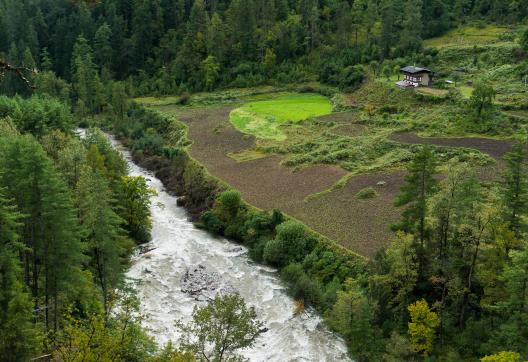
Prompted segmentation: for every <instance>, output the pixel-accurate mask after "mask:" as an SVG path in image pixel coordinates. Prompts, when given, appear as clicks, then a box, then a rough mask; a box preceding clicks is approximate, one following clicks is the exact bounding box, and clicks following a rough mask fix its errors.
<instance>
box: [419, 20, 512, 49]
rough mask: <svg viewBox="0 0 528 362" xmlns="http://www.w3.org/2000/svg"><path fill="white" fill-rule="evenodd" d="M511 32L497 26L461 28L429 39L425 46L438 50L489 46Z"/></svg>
mask: <svg viewBox="0 0 528 362" xmlns="http://www.w3.org/2000/svg"><path fill="white" fill-rule="evenodd" d="M509 31H510V29H509V28H506V27H500V26H496V25H486V26H482V27H479V26H475V25H468V26H461V27H458V28H455V29H452V30H450V31H448V32H447V33H446V34H444V35H442V36H440V37H437V38H432V39H427V40H426V41H424V45H425V46H426V47H435V48H438V49H441V48H445V47H449V46H474V45H478V44H483V45H488V44H489V43H492V42H498V41H500V38H501V35H503V34H505V33H507V32H509Z"/></svg>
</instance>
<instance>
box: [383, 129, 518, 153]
mask: <svg viewBox="0 0 528 362" xmlns="http://www.w3.org/2000/svg"><path fill="white" fill-rule="evenodd" d="M389 139H391V140H393V141H396V142H400V143H411V144H430V145H435V146H443V147H462V148H473V149H476V150H479V151H480V152H483V153H487V154H488V155H490V156H491V157H493V158H495V159H500V158H502V157H503V156H504V155H505V154H506V153H508V152H510V151H511V148H512V143H511V142H510V141H502V140H494V139H490V138H478V137H466V138H443V137H442V138H440V137H420V136H418V135H416V134H415V133H410V132H407V133H393V134H392V135H390V137H389Z"/></svg>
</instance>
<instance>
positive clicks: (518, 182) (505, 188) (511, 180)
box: [502, 142, 528, 237]
mask: <svg viewBox="0 0 528 362" xmlns="http://www.w3.org/2000/svg"><path fill="white" fill-rule="evenodd" d="M505 159H506V162H507V165H508V167H507V169H506V171H505V172H504V174H503V181H502V199H503V204H504V220H505V221H506V222H507V223H508V225H509V227H510V228H511V229H512V230H513V231H514V232H515V234H516V236H517V237H519V236H520V234H521V231H522V230H523V229H524V228H525V226H526V225H525V224H524V223H523V221H522V220H523V219H522V215H524V214H526V213H527V212H528V167H527V162H528V158H527V149H526V143H525V142H520V143H517V144H516V145H514V147H513V150H512V152H510V153H509V154H507V155H506V156H505Z"/></svg>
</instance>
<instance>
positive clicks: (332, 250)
mask: <svg viewBox="0 0 528 362" xmlns="http://www.w3.org/2000/svg"><path fill="white" fill-rule="evenodd" d="M527 15H528V4H527V3H526V1H525V0H521V1H518V0H516V1H509V0H507V1H503V0H492V1H489V0H476V1H473V2H467V1H462V0H453V1H444V0H435V1H430V0H381V1H363V0H355V1H347V0H336V1H330V0H321V1H315V0H293V1H292V0H232V1H227V0H225V1H224V0H215V1H207V2H205V1H202V0H195V1H187V0H155V1H150V0H149V1H147V0H134V1H121V0H108V1H104V2H99V1H69V0H60V1H54V2H49V1H44V0H35V1H15V0H7V1H3V2H2V3H1V4H0V77H1V81H0V90H1V92H2V93H3V94H5V96H1V97H0V228H1V230H0V241H1V243H2V250H1V251H0V270H1V275H0V277H1V282H2V286H3V287H2V290H1V291H0V326H1V328H0V341H1V342H0V352H1V353H2V358H4V357H5V358H6V359H7V360H9V361H25V360H27V359H30V358H33V357H37V356H40V355H46V358H48V359H52V360H58V361H63V360H73V361H75V360H89V361H100V360H102V361H107V360H108V361H110V360H120V361H144V360H147V361H148V360H153V361H166V360H173V361H187V360H189V361H192V360H195V359H197V360H215V361H222V360H227V358H231V359H236V358H237V357H236V350H237V349H238V348H244V347H247V346H250V345H251V343H252V341H253V340H254V337H255V335H256V332H257V331H258V329H259V326H260V323H259V321H258V316H255V315H254V314H253V313H252V312H251V310H249V309H247V308H246V307H245V306H244V303H243V301H242V300H240V299H239V298H236V297H226V298H217V299H215V300H214V301H213V302H212V303H211V304H210V305H208V306H205V307H204V308H203V309H200V310H196V311H195V312H194V315H193V317H194V318H193V324H191V325H186V326H183V325H182V326H181V329H182V331H184V332H185V333H186V335H185V338H183V339H182V341H183V343H182V344H181V345H179V346H173V345H171V344H169V345H167V346H164V347H162V348H161V349H159V347H158V346H156V345H155V344H154V343H153V342H152V340H151V339H150V338H149V337H148V335H147V333H145V331H143V330H142V329H141V326H140V325H141V318H142V316H140V315H138V313H137V310H138V301H137V299H136V298H135V296H134V292H133V287H132V286H130V285H129V284H128V283H127V282H126V281H125V280H124V278H123V271H124V270H125V269H126V267H127V264H128V260H129V256H130V254H131V252H132V249H133V248H134V246H135V245H136V244H138V243H143V242H145V241H147V240H148V239H149V230H150V220H149V212H148V207H149V204H148V197H149V193H150V192H151V191H150V190H148V188H146V183H145V181H144V180H142V179H138V178H131V177H129V176H127V170H126V167H125V166H126V164H125V163H124V162H123V160H122V159H121V157H120V155H119V154H118V153H117V152H116V151H115V150H113V149H112V148H111V147H110V144H109V143H108V141H107V139H106V138H105V136H104V134H103V133H102V132H101V131H99V130H98V129H97V128H95V127H94V126H99V127H102V128H105V129H108V130H111V131H112V132H113V133H114V134H115V135H116V136H118V137H120V138H121V139H122V140H123V142H124V143H125V145H127V146H128V147H129V148H130V149H131V150H132V152H133V155H134V158H135V160H136V161H137V162H139V163H140V164H141V165H143V166H145V167H147V168H148V169H150V170H152V171H154V172H156V175H157V176H158V177H159V178H160V179H162V180H163V181H164V183H165V185H166V187H167V189H169V190H171V191H172V192H174V193H175V194H177V195H179V196H182V197H181V203H182V205H183V206H185V207H186V209H187V210H188V211H189V214H190V216H191V217H192V218H193V220H194V221H195V222H196V224H197V226H199V227H203V228H205V229H207V230H208V231H210V232H212V233H215V234H218V235H223V236H225V237H227V238H229V239H231V240H233V241H235V242H239V243H241V244H244V245H245V246H247V247H248V249H249V254H250V256H251V257H252V258H253V259H254V260H255V261H258V262H262V263H265V264H268V265H271V266H273V267H276V268H277V269H278V270H279V272H280V275H281V277H282V278H283V280H284V282H285V283H286V284H287V285H288V287H289V291H290V292H291V294H292V295H293V297H294V298H296V299H297V300H298V301H299V303H298V305H299V306H303V305H304V306H305V307H313V308H315V309H316V310H317V311H318V312H319V313H320V314H321V315H322V316H323V317H324V319H325V321H326V323H327V324H328V326H329V327H330V328H331V329H332V330H334V331H335V332H337V333H338V334H339V335H341V336H342V337H343V338H344V339H345V340H346V342H347V344H348V347H349V352H350V355H351V356H352V357H353V358H354V359H355V360H358V361H379V360H385V361H413V360H415V361H420V360H428V361H459V360H470V361H471V360H475V361H476V360H479V359H480V360H482V361H487V362H490V361H521V360H523V359H526V358H528V349H527V345H528V344H527V343H526V342H527V341H528V328H527V326H528V320H527V319H528V312H527V310H526V305H527V302H528V292H527V288H526V286H527V282H528V246H527V243H526V242H527V232H528V231H527V220H528V215H527V213H528V180H527V177H528V172H527V152H528V151H527V145H526V136H527V131H526V125H527V123H528V116H527V113H526V110H527V107H528V105H527V103H526V100H527V99H528V97H527V91H526V85H525V83H526V76H527V74H528V62H527V58H528V54H527V52H528V30H526V24H525V22H526V17H527ZM4 59H5V60H4ZM412 63H417V64H420V65H423V66H429V67H431V68H433V69H434V70H435V72H437V78H438V80H437V85H438V86H437V87H436V88H431V89H421V90H418V91H417V92H409V91H403V90H398V89H395V88H394V85H393V83H394V81H395V80H397V78H398V75H397V73H398V72H397V71H396V70H395V68H399V67H400V66H403V65H408V64H412ZM19 66H20V68H19ZM33 69H39V71H38V72H33V71H32V70H33ZM444 80H452V81H453V83H454V84H452V85H447V83H444ZM299 83H302V84H299ZM28 84H29V85H30V86H31V85H34V86H35V89H34V90H32V87H28ZM232 88H238V89H234V90H233V89H232ZM240 88H243V89H240ZM163 95H167V96H168V97H163V98H159V96H163ZM130 97H141V98H138V102H139V103H143V104H148V105H149V106H151V107H155V108H156V110H153V109H148V108H146V107H144V106H142V105H138V104H136V103H134V102H131V101H130V100H129V98H130ZM302 104H305V105H306V108H304V109H303V112H302V113H303V115H302V116H299V118H296V117H292V112H294V113H296V114H297V110H298V108H299V107H301V106H302ZM277 105H279V107H282V108H281V109H279V110H277V108H276V107H277ZM292 106H293V108H292ZM302 107H304V106H302ZM302 107H301V108H302ZM161 111H162V112H164V113H161ZM331 111H341V113H335V114H330V115H328V113H331ZM188 114H191V116H188ZM325 114H326V116H324V115H325ZM171 115H174V117H173V116H171ZM196 115H198V116H196ZM207 115H209V117H210V118H213V119H209V121H211V123H214V122H216V123H215V126H214V127H211V129H205V130H200V131H201V132H202V133H201V134H202V136H203V138H200V137H202V136H200V137H195V136H196V134H198V133H199V132H197V131H196V130H197V129H196V127H200V126H201V125H203V123H200V122H196V121H197V120H204V119H205V120H207V117H208V116H207ZM219 115H221V117H220V116H219ZM325 117H326V118H325ZM178 118H181V120H182V122H180V121H179V120H178ZM204 122H205V121H204ZM77 125H82V126H90V127H91V128H90V130H88V131H87V134H86V137H85V138H84V139H82V140H80V139H79V138H78V137H76V136H74V134H73V130H74V129H75V128H76V127H77ZM233 126H234V127H236V128H238V129H239V130H241V131H242V132H243V133H236V132H237V131H236V130H233V129H232V128H229V127H233ZM396 132H397V133H396ZM408 132H414V133H417V134H418V135H419V136H435V137H438V136H443V137H445V136H451V137H462V136H479V137H481V138H478V139H470V138H465V139H460V138H459V139H457V138H451V139H446V138H422V139H420V138H419V137H418V136H417V135H416V134H409V133H408ZM213 137H214V139H215V140H216V141H215V142H219V143H218V144H221V145H223V144H222V143H221V142H220V141H218V140H222V139H224V140H227V143H230V142H232V141H233V142H235V141H236V142H238V143H237V148H236V149H231V148H229V147H227V148H229V149H227V148H226V150H227V151H229V152H226V153H225V154H223V153H222V152H218V151H217V150H216V149H210V148H211V145H209V150H208V149H207V147H206V146H207V142H201V141H203V140H206V141H210V140H212V139H213ZM230 137H231V138H230ZM417 137H418V139H419V140H422V141H423V142H422V143H431V144H432V145H431V146H424V145H417V144H415V143H417V142H415V140H416V138H417ZM482 139H485V140H487V142H488V143H485V145H484V146H483V144H484V143H483V142H484V141H482ZM481 141H482V142H481ZM492 141H493V142H492ZM204 144H205V146H204ZM215 145H217V143H215ZM238 145H240V146H241V147H238ZM461 145H462V146H463V148H460V147H458V146H461ZM486 145H492V146H489V147H488V146H486ZM446 146H448V147H446ZM200 147H202V148H200ZM222 150H223V149H222ZM200 152H201V153H200ZM207 152H212V153H216V154H217V155H216V156H215V157H220V156H226V157H227V158H228V159H229V160H232V161H233V162H236V163H237V164H240V165H243V166H245V167H246V166H247V165H251V162H256V161H259V160H260V161H262V162H274V166H273V167H275V169H279V170H280V171H278V173H277V174H279V175H284V174H286V173H282V172H284V169H286V170H288V172H289V169H288V168H293V169H296V170H297V171H298V172H299V173H298V174H301V178H302V179H303V180H302V181H303V182H304V184H305V185H307V186H306V187H307V190H308V189H309V192H308V193H305V192H300V193H296V191H298V190H297V189H298V187H297V186H296V185H297V184H295V182H298V180H296V181H295V182H293V183H291V184H289V185H290V186H292V187H291V188H290V189H289V190H291V192H290V194H291V195H292V197H294V198H295V199H293V198H292V199H288V202H291V203H289V204H287V205H284V208H288V207H289V205H297V206H295V207H291V210H290V209H288V210H287V211H288V214H293V213H295V215H293V216H294V217H295V218H293V217H291V216H289V215H287V214H285V213H284V212H283V211H284V210H282V211H281V210H262V209H258V208H256V207H254V206H252V205H251V204H253V203H254V202H251V204H249V203H247V202H246V201H244V199H245V197H244V198H243V197H242V195H244V196H245V195H246V190H245V189H244V187H246V186H245V185H240V187H238V188H240V189H241V192H242V194H241V192H239V191H237V190H234V189H233V188H231V187H230V186H229V185H228V184H226V183H225V182H224V181H223V179H225V178H227V177H225V176H229V175H225V174H222V175H221V176H222V177H220V178H216V176H217V172H216V171H218V170H215V172H212V171H211V170H210V169H211V167H208V168H207V169H206V168H205V167H203V166H202V165H201V164H200V163H201V162H202V163H204V164H205V163H206V161H204V160H205V158H204V159H201V158H199V157H195V153H197V154H198V155H202V156H203V155H209V154H210V153H207ZM191 156H192V157H191ZM193 157H194V158H193ZM273 157H278V158H280V162H281V164H280V165H279V163H278V161H276V159H275V161H274V159H273ZM195 158H196V159H195ZM218 159H220V158H218ZM213 160H217V158H214V159H213ZM270 160H271V161H270ZM222 165H226V164H225V163H222ZM277 165H278V166H277ZM279 166H280V167H279ZM318 167H319V168H318ZM314 170H315V171H314ZM209 171H211V173H210V172H209ZM252 171H253V170H252V169H251V168H248V169H247V170H246V174H251V173H252ZM381 171H383V172H385V173H384V175H388V176H387V177H390V180H393V179H395V178H398V180H399V181H398V182H394V185H396V186H397V187H394V185H392V184H391V185H387V186H388V187H387V188H385V189H384V188H383V187H378V185H376V184H375V182H374V181H373V180H376V182H377V181H379V179H380V177H379V175H380V174H376V173H375V172H381ZM310 172H312V173H311V174H310ZM288 175H290V173H288ZM292 175H295V174H292ZM304 175H311V176H310V177H305V176H304ZM321 175H323V176H322V177H321ZM372 175H375V176H372ZM488 176H489V177H488ZM288 177H289V176H288ZM318 177H319V178H318ZM392 177H394V178H392ZM285 178H286V177H285ZM292 178H295V176H292ZM357 180H359V181H357ZM364 180H367V181H364ZM272 181H275V182H277V183H279V182H281V181H282V180H280V179H276V180H272ZM356 181H357V183H355V182H356ZM373 182H374V184H373ZM232 183H233V182H229V184H232ZM268 183H269V184H270V185H271V187H272V189H271V190H270V192H269V193H270V194H269V195H264V197H265V198H266V199H267V200H269V199H271V200H272V202H269V203H268V204H267V205H270V206H274V203H275V202H274V201H273V200H276V198H274V195H275V193H278V192H279V191H277V190H276V187H275V186H274V183H273V182H268ZM356 186H357V187H356ZM400 186H401V187H400ZM391 187H393V188H392V189H391ZM350 190H354V192H350ZM302 191H304V190H302ZM347 192H348V194H350V195H348V196H349V197H348V198H346V199H345V200H346V201H347V202H346V203H349V204H350V205H352V207H348V208H347V206H346V205H345V206H343V202H340V203H339V202H336V200H341V199H343V195H347V194H346V193H347ZM250 196H251V197H253V196H254V195H250ZM255 199H256V198H255ZM118 200H120V201H121V202H118ZM267 200H265V201H267ZM295 202H297V204H295ZM299 204H302V205H303V206H302V207H300V206H298V205H299ZM393 204H394V205H395V206H393ZM358 205H359V206H358ZM372 205H374V206H372ZM281 206H282V205H281ZM310 207H311V208H310ZM369 207H372V208H371V209H370V211H369V209H368V208H369ZM281 208H282V207H281ZM340 208H341V209H340ZM362 208H365V210H363V209H362ZM266 209H267V208H266ZM271 209H273V207H271ZM336 209H337V210H338V214H339V215H349V214H350V215H352V214H351V213H352V211H351V210H352V209H355V210H359V213H357V212H356V214H353V215H354V218H357V219H358V220H361V221H360V222H359V223H358V221H357V220H355V221H354V220H349V219H345V221H346V222H345V223H344V224H350V225H353V228H352V229H347V227H348V226H347V225H344V224H341V225H340V224H337V223H328V225H329V227H328V228H327V229H325V230H324V234H325V235H331V236H332V237H333V238H335V239H336V240H338V241H339V243H337V242H335V241H333V240H330V239H328V238H326V237H325V236H323V235H321V234H319V233H317V232H315V231H313V230H311V229H309V228H308V227H307V226H305V225H304V224H302V223H301V222H299V221H298V220H297V219H299V220H303V221H304V220H307V221H306V223H309V224H310V226H312V227H313V228H314V229H315V230H317V231H320V230H319V227H321V225H320V224H318V223H317V222H316V221H311V220H310V218H309V216H310V215H312V216H313V215H315V218H316V219H318V220H324V217H323V216H324V215H326V217H328V215H331V216H330V217H329V218H330V219H332V220H334V221H336V220H343V219H339V217H334V216H333V215H334V214H332V213H333V212H334V211H335V210H336ZM372 210H374V212H371V211H372ZM383 210H388V211H390V212H388V213H383V212H382V211H383ZM291 211H293V212H291ZM382 213H383V215H384V216H383V217H379V218H378V217H377V215H378V214H380V215H381V214H382ZM360 214H365V215H367V217H368V219H371V220H370V221H369V222H370V223H367V222H363V221H362V219H360V218H361V215H360ZM321 215H323V216H321ZM376 221H378V222H379V224H373V223H374V222H376ZM360 224H361V225H360ZM389 224H392V225H391V228H392V230H393V231H394V233H392V232H390V231H389V230H388V228H389ZM354 225H355V226H354ZM357 225H360V226H361V227H360V228H357V227H356V226H357ZM367 226H369V227H370V229H369V232H366V231H365V230H364V229H363V228H366V227H367ZM371 229H383V230H382V232H381V233H375V234H374V233H371V232H370V230H371ZM343 230H345V231H344V232H343ZM373 235H374V236H373ZM356 236H357V237H359V238H361V240H360V241H358V240H353V242H351V243H347V241H348V238H354V237H356ZM371 239H372V240H371ZM361 255H367V256H369V258H366V257H363V256H361ZM235 316H236V317H237V318H235ZM231 317H233V318H231ZM238 317H240V318H238ZM225 320H236V331H234V332H233V333H235V334H236V336H237V338H235V339H234V340H233V343H232V344H230V345H222V341H224V340H227V339H229V338H227V339H222V338H219V334H218V333H220V332H221V331H223V330H224V329H225V328H227V329H228V330H229V329H230V328H231V326H224V325H222V324H219V323H218V322H219V321H225ZM204 326H205V327H204ZM210 326H217V327H218V329H214V330H213V331H212V333H210V334H207V335H203V334H201V333H202V332H203V330H204V328H205V329H207V328H208V327H210ZM238 332H240V333H238ZM237 333H238V334H237ZM196 340H198V342H196ZM204 340H205V341H206V343H204ZM204 349H207V351H204ZM198 351H201V352H203V353H202V354H201V355H200V354H199V353H197V352H198ZM224 351H225V352H227V354H224Z"/></svg>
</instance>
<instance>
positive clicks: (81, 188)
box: [76, 165, 131, 313]
mask: <svg viewBox="0 0 528 362" xmlns="http://www.w3.org/2000/svg"><path fill="white" fill-rule="evenodd" d="M103 167H104V166H103ZM76 194H77V207H78V209H79V220H80V223H81V226H82V229H83V239H84V240H85V242H86V244H87V246H88V252H89V255H90V270H91V271H92V274H93V275H94V278H95V281H96V284H97V285H98V286H99V288H100V289H101V293H102V297H103V306H104V310H105V312H106V313H108V312H109V303H110V298H111V294H112V291H113V290H114V288H116V287H117V286H118V284H119V282H120V281H121V279H122V277H123V264H124V263H123V259H122V258H123V257H124V256H126V255H127V253H128V252H129V249H130V248H131V245H130V243H129V241H128V240H127V239H126V238H125V237H124V231H123V229H122V228H121V225H122V224H123V220H122V219H121V218H120V217H119V216H118V215H117V214H116V213H115V211H114V210H113V208H112V204H113V203H114V200H113V199H112V194H111V190H110V189H109V185H108V181H107V180H106V179H105V177H104V175H103V171H102V170H101V169H99V168H98V167H94V165H92V166H91V167H88V166H85V167H83V168H82V170H81V173H80V178H79V182H78V184H77V189H76Z"/></svg>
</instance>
